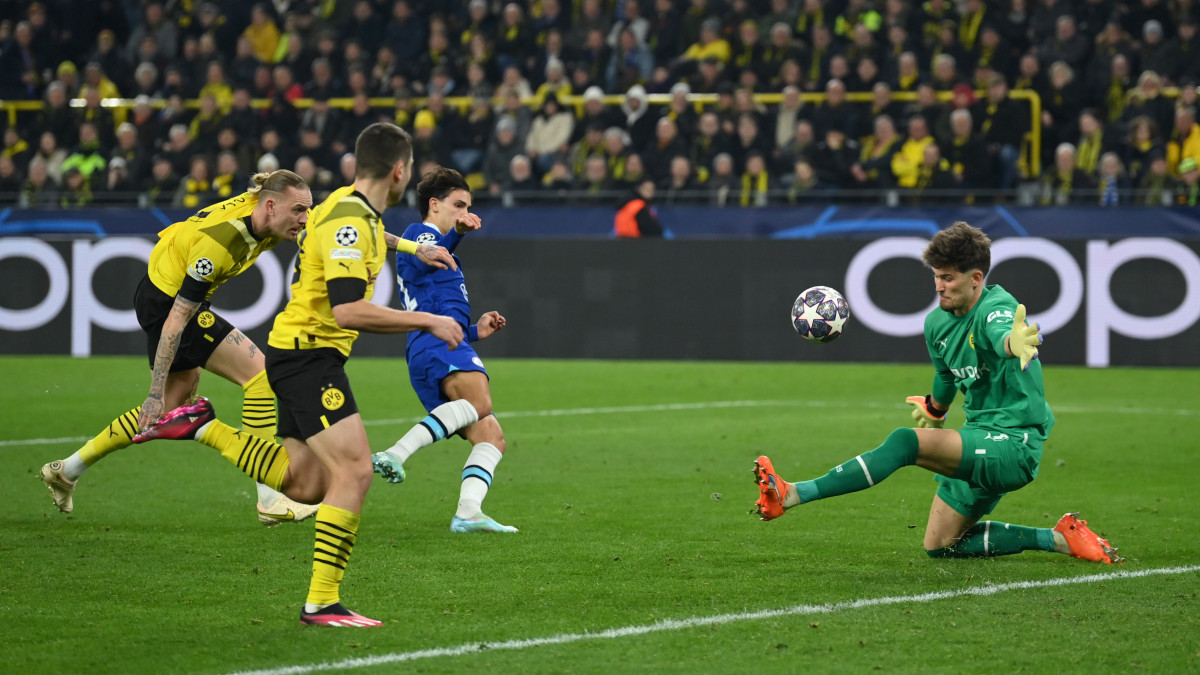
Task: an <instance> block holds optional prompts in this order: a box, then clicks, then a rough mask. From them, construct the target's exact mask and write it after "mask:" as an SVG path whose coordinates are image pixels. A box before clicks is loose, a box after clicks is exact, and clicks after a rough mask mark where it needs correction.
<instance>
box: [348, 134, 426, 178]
mask: <svg viewBox="0 0 1200 675" xmlns="http://www.w3.org/2000/svg"><path fill="white" fill-rule="evenodd" d="M412 147H413V146H412V136H409V135H408V132H407V131H405V130H403V129H401V128H400V127H398V126H396V125H395V124H392V123H390V122H376V123H374V124H372V125H370V126H368V127H367V128H366V129H363V130H362V133H360V134H359V135H358V140H357V141H355V142H354V158H355V169H354V176H355V178H383V177H385V176H387V175H388V174H389V173H391V172H392V168H393V167H395V166H396V163H397V162H400V161H404V162H408V161H409V160H410V159H412Z"/></svg>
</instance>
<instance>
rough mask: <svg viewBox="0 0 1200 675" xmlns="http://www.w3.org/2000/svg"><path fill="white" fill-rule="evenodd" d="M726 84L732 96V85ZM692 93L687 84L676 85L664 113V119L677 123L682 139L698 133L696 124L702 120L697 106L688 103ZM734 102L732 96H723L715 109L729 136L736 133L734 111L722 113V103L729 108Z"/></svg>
mask: <svg viewBox="0 0 1200 675" xmlns="http://www.w3.org/2000/svg"><path fill="white" fill-rule="evenodd" d="M725 84H726V86H728V87H729V92H730V94H731V93H732V91H733V90H732V85H729V83H728V82H727V83H725ZM690 92H691V90H690V89H689V88H688V85H687V83H686V82H677V83H675V85H674V86H672V87H671V100H670V102H668V103H667V109H666V110H664V111H663V113H662V115H663V116H664V117H670V118H671V120H672V121H674V122H675V127H676V129H677V130H678V131H679V137H680V138H681V139H684V138H691V136H692V134H694V133H696V123H697V122H698V121H699V118H700V116H699V115H697V114H696V108H695V106H693V105H692V103H691V101H688V94H689V93H690ZM732 100H733V97H732V96H731V95H723V96H722V97H721V101H718V103H717V106H716V108H715V110H716V112H717V115H718V117H720V118H721V127H722V131H725V133H728V134H732V133H733V132H734V127H733V115H732V110H731V109H728V108H726V110H725V111H724V112H722V102H724V104H725V105H726V106H728V105H729V102H731V101H732ZM726 115H728V118H726ZM656 124H657V123H656ZM657 134H658V128H657V127H655V135H656V136H657Z"/></svg>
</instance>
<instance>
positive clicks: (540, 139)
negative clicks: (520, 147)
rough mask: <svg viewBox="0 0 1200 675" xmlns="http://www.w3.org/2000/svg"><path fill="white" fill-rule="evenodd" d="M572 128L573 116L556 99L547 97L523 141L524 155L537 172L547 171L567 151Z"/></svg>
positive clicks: (573, 125)
mask: <svg viewBox="0 0 1200 675" xmlns="http://www.w3.org/2000/svg"><path fill="white" fill-rule="evenodd" d="M574 127H575V116H574V115H572V114H571V113H570V112H569V111H567V110H563V108H562V107H561V106H560V105H559V103H558V97H556V96H547V97H546V99H545V100H544V101H543V102H542V107H541V110H540V111H539V112H538V115H537V117H535V118H534V119H533V124H532V125H531V126H530V128H529V136H528V137H527V138H526V139H525V153H526V154H527V155H529V158H530V159H532V160H533V162H534V164H535V165H536V166H537V167H538V170H540V171H542V172H545V171H548V170H549V169H550V165H551V164H553V163H554V159H555V158H556V157H557V156H559V155H560V154H563V153H565V152H566V151H567V148H568V147H569V143H570V140H571V132H572V131H574Z"/></svg>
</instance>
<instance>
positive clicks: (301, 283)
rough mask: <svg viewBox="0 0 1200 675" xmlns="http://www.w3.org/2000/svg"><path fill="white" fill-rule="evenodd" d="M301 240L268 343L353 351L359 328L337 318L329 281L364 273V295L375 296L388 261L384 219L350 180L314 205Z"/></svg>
mask: <svg viewBox="0 0 1200 675" xmlns="http://www.w3.org/2000/svg"><path fill="white" fill-rule="evenodd" d="M296 243H297V244H298V245H299V246H300V255H299V257H298V258H297V259H296V269H295V270H293V272H292V299H291V301H290V302H288V304H287V307H284V308H283V311H282V312H280V313H279V315H278V316H276V317H275V325H274V327H272V328H271V335H270V337H269V338H268V340H267V343H268V344H270V345H271V346H272V347H276V348H278V349H314V348H318V347H333V348H335V349H337V350H338V351H340V352H341V353H343V354H345V355H346V356H349V355H350V347H351V346H352V345H353V344H354V340H355V338H357V337H358V331H356V330H349V329H347V328H342V327H341V326H339V325H338V323H337V321H336V320H334V318H333V310H332V309H331V308H330V306H329V292H328V290H327V289H326V287H325V284H326V283H328V282H329V281H331V280H333V279H343V278H350V279H362V280H364V281H366V282H367V292H366V296H365V297H367V298H370V297H371V295H372V294H373V293H374V292H375V279H376V278H377V277H378V276H379V272H380V270H382V269H383V265H384V263H385V262H387V244H386V242H385V241H384V237H383V219H382V218H381V217H380V213H379V212H378V211H376V210H375V209H374V208H372V207H371V205H370V204H369V203H367V199H366V197H364V196H363V195H362V194H360V193H358V192H355V190H354V186H353V185H347V186H346V187H343V188H339V189H337V190H335V191H334V192H333V194H331V195H329V198H328V199H326V200H325V201H323V202H321V204H320V205H319V206H317V207H316V208H315V209H313V212H312V217H311V218H310V219H309V221H308V226H307V227H306V228H305V230H304V232H302V233H301V234H300V238H299V239H297V240H296Z"/></svg>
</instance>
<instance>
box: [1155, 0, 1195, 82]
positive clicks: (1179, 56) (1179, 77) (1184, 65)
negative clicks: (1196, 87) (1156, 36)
mask: <svg viewBox="0 0 1200 675" xmlns="http://www.w3.org/2000/svg"><path fill="white" fill-rule="evenodd" d="M1191 6H1192V7H1193V8H1195V7H1200V4H1197V3H1194V2H1193V3H1192V5H1191ZM1196 21H1197V18H1196V17H1194V16H1184V17H1183V18H1181V19H1180V20H1179V22H1178V23H1177V24H1176V28H1177V29H1178V31H1179V32H1178V34H1176V36H1175V37H1174V38H1172V39H1171V40H1170V41H1169V42H1168V43H1167V45H1166V47H1165V48H1164V51H1165V52H1166V54H1165V57H1164V59H1163V61H1164V62H1165V63H1166V66H1165V69H1164V71H1163V74H1164V75H1165V76H1166V77H1167V79H1169V80H1171V81H1172V82H1177V83H1181V84H1182V83H1184V82H1196V81H1197V80H1200V37H1197V35H1196Z"/></svg>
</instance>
